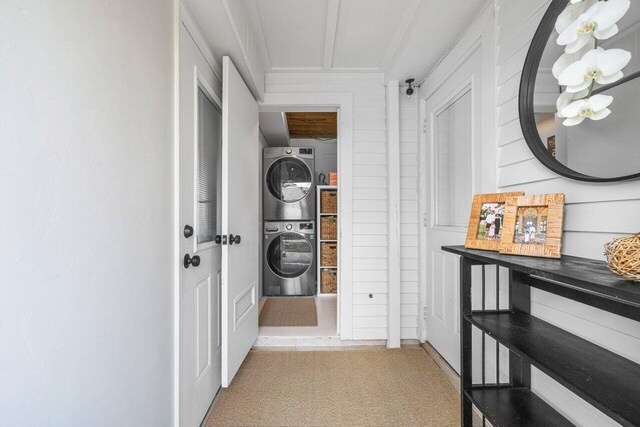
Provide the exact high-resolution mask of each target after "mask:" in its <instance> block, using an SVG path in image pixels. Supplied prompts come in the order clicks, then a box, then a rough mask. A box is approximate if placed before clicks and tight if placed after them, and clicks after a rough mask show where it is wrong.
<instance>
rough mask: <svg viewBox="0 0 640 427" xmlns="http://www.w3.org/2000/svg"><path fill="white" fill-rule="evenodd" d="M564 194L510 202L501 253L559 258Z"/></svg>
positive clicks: (517, 199) (531, 197)
mask: <svg viewBox="0 0 640 427" xmlns="http://www.w3.org/2000/svg"><path fill="white" fill-rule="evenodd" d="M563 217H564V194H562V193H558V194H543V195H538V196H520V197H513V198H509V199H508V200H507V208H506V211H505V218H504V219H505V221H504V232H503V234H502V242H501V244H500V253H501V254H512V255H525V256H535V257H544V258H560V256H561V254H560V250H561V248H562V220H563Z"/></svg>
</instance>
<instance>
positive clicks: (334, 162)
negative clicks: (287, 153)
mask: <svg viewBox="0 0 640 427" xmlns="http://www.w3.org/2000/svg"><path fill="white" fill-rule="evenodd" d="M289 145H290V146H291V147H307V148H313V152H314V155H315V170H316V176H315V178H316V179H318V176H319V175H320V174H321V173H323V174H324V175H325V176H326V177H327V185H328V184H329V172H337V171H338V145H337V144H336V140H335V139H332V140H329V141H319V140H317V139H292V140H290V143H289Z"/></svg>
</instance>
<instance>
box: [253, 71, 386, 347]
mask: <svg viewBox="0 0 640 427" xmlns="http://www.w3.org/2000/svg"><path fill="white" fill-rule="evenodd" d="M278 92H303V93H304V92H348V93H353V96H354V112H353V113H354V124H353V141H354V143H353V170H354V176H353V193H354V194H353V227H352V228H353V229H352V233H353V246H354V248H353V338H354V339H384V338H386V336H387V241H388V240H387V230H388V225H387V216H388V215H387V212H388V207H387V177H386V169H387V168H386V166H387V133H386V118H385V117H386V110H385V107H386V95H385V86H384V76H383V75H382V74H374V73H368V74H337V73H336V74H316V73H299V74H288V73H274V74H267V75H266V77H265V93H278ZM339 179H340V177H338V180H339ZM339 182H340V181H338V183H339ZM369 294H372V295H373V298H369Z"/></svg>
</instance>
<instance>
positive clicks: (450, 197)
mask: <svg viewBox="0 0 640 427" xmlns="http://www.w3.org/2000/svg"><path fill="white" fill-rule="evenodd" d="M481 60H482V58H481V51H480V49H478V50H476V52H475V53H474V54H472V55H471V56H470V57H469V59H468V60H467V61H466V62H465V63H464V65H462V66H461V67H459V68H457V69H456V71H455V72H454V73H452V74H451V75H450V76H449V77H448V78H447V79H446V80H445V81H444V82H441V83H440V85H439V86H437V87H438V88H437V89H436V90H435V91H434V92H433V93H432V94H431V96H429V97H428V98H427V99H426V100H424V101H423V102H422V104H421V105H422V114H423V119H424V123H425V138H424V141H425V150H423V156H422V159H421V161H422V162H423V167H422V171H423V172H424V173H423V176H422V181H421V184H422V187H423V189H424V191H423V194H422V197H423V199H424V200H425V201H426V204H425V205H424V206H423V214H424V218H425V224H424V225H425V226H426V233H425V234H423V240H424V242H423V244H422V248H423V253H424V255H425V256H426V274H425V278H426V282H427V293H426V303H427V313H426V317H427V319H426V338H427V341H429V342H430V343H431V345H433V346H434V347H435V348H436V350H438V352H439V353H440V354H441V355H442V356H443V357H444V358H445V359H446V360H447V362H449V364H450V365H451V366H453V367H454V368H455V369H456V370H457V371H458V372H459V369H460V318H459V312H460V310H459V288H458V276H459V267H458V257H457V256H455V255H452V254H448V253H445V252H443V251H442V250H441V247H442V246H443V245H460V244H464V241H465V236H466V231H467V223H468V221H469V217H468V215H469V209H470V206H471V200H472V196H473V193H474V192H476V191H477V190H478V189H479V186H480V177H481V168H482V165H481V161H480V160H479V159H481V158H482V153H481V152H480V147H481V141H482V120H481V108H480V107H481V105H482V103H481V96H482V86H481V75H480V73H481V69H482V67H481V65H482V63H481ZM424 237H426V238H424Z"/></svg>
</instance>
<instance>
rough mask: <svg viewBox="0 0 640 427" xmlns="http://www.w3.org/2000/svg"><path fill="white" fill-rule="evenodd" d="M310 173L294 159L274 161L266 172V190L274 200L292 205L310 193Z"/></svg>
mask: <svg viewBox="0 0 640 427" xmlns="http://www.w3.org/2000/svg"><path fill="white" fill-rule="evenodd" d="M311 180H312V177H311V171H310V170H309V168H308V167H307V165H306V164H305V163H304V162H303V161H302V160H300V159H298V158H295V157H283V158H281V159H278V160H276V161H275V162H273V164H272V165H271V166H270V167H269V170H268V171H267V188H268V189H269V192H270V193H271V194H272V195H273V197H275V198H276V199H278V200H280V201H282V202H285V203H293V202H297V201H299V200H302V199H304V198H305V197H306V195H307V194H308V193H309V191H311Z"/></svg>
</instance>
